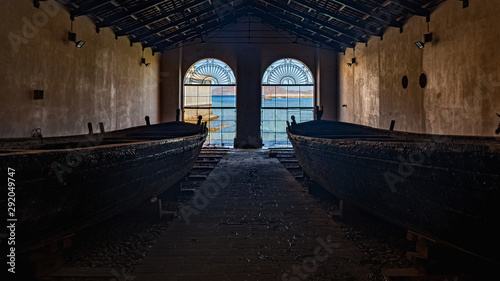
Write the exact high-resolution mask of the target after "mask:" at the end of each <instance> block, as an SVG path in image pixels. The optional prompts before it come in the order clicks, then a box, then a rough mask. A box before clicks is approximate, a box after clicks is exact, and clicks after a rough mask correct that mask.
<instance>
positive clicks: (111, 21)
mask: <svg viewBox="0 0 500 281" xmlns="http://www.w3.org/2000/svg"><path fill="white" fill-rule="evenodd" d="M167 1H170V0H150V1H147V2H144V1H141V2H140V3H141V4H138V5H136V6H135V7H133V8H130V9H127V10H126V11H123V12H118V13H117V14H116V15H112V16H109V17H107V18H105V19H104V20H103V21H102V22H98V23H97V26H98V27H100V28H102V27H109V26H113V25H116V24H117V23H118V22H119V21H121V20H123V19H126V18H128V17H130V16H132V15H134V14H137V13H140V12H143V11H146V10H148V9H151V7H153V6H156V5H160V4H162V3H165V2H167Z"/></svg>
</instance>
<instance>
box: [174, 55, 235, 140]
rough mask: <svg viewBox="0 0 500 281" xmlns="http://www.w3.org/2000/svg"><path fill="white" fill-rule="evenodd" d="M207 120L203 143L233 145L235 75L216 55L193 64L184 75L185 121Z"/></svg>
mask: <svg viewBox="0 0 500 281" xmlns="http://www.w3.org/2000/svg"><path fill="white" fill-rule="evenodd" d="M198 116H202V122H205V121H206V122H207V125H208V129H209V133H208V137H207V141H206V142H205V145H211V146H223V147H232V146H233V145H234V137H235V135H236V79H235V76H234V73H233V71H232V70H231V68H230V67H229V66H228V65H227V64H225V63H224V62H222V61H220V60H217V59H203V60H200V61H198V62H197V63H195V64H194V65H192V66H191V67H190V68H189V70H188V71H187V73H186V76H185V78H184V121H185V122H189V123H196V122H197V121H198Z"/></svg>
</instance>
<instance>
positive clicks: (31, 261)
mask: <svg viewBox="0 0 500 281" xmlns="http://www.w3.org/2000/svg"><path fill="white" fill-rule="evenodd" d="M72 236H73V234H72V235H68V236H65V237H63V238H61V239H59V240H57V241H54V242H52V243H50V244H48V245H45V246H42V247H39V248H36V249H33V250H31V251H29V252H27V253H25V254H23V255H21V261H22V263H23V264H25V265H26V270H25V271H24V270H23V271H24V272H20V274H21V275H23V277H25V278H28V279H26V280H32V279H39V278H41V277H42V276H45V275H48V274H50V273H52V272H54V271H56V270H58V269H60V268H62V266H63V263H64V250H65V249H67V248H69V247H71V237H72Z"/></svg>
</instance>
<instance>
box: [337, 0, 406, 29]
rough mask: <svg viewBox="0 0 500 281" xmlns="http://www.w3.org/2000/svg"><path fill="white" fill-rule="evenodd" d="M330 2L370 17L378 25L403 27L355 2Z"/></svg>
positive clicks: (393, 20) (397, 22) (372, 9)
mask: <svg viewBox="0 0 500 281" xmlns="http://www.w3.org/2000/svg"><path fill="white" fill-rule="evenodd" d="M330 1H332V2H335V3H337V4H339V5H343V6H346V7H348V8H350V9H351V10H355V11H358V12H360V13H363V14H365V15H367V16H370V17H371V18H374V19H376V20H377V21H379V23H383V24H384V25H389V26H394V27H403V23H402V22H400V21H398V20H396V19H394V18H392V17H389V19H387V18H384V17H382V16H381V14H379V13H377V12H375V9H374V8H368V7H367V6H364V5H363V4H360V2H355V1H346V0H330ZM378 7H379V8H380V6H378ZM387 14H388V15H390V13H389V12H387Z"/></svg>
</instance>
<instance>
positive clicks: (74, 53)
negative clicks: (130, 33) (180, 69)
mask: <svg viewBox="0 0 500 281" xmlns="http://www.w3.org/2000/svg"><path fill="white" fill-rule="evenodd" d="M0 18H1V19H2V24H1V25H0V34H1V37H2V38H3V40H0V65H1V70H0V72H1V75H0V98H1V102H0V136H1V137H24V136H30V133H31V130H32V129H33V128H37V127H40V128H41V129H42V133H43V135H44V136H54V135H69V134H79V133H86V132H87V122H92V123H93V124H94V130H95V131H97V130H98V123H99V122H104V125H105V129H106V130H114V129H119V128H125V127H130V126H135V125H142V124H144V123H145V121H144V116H146V115H149V116H150V118H151V121H152V122H153V123H155V122H157V121H159V115H160V114H159V86H158V84H159V81H158V79H159V65H160V58H161V57H160V55H159V54H157V55H155V56H154V57H153V56H152V55H151V51H149V49H146V51H145V57H146V60H147V62H150V63H151V66H150V67H149V68H146V67H144V65H141V54H142V47H141V46H140V45H139V44H135V45H134V46H133V47H130V45H129V41H128V39H127V38H119V39H118V40H115V36H114V34H113V32H112V31H111V30H110V29H109V28H106V29H102V30H101V31H100V33H99V34H97V33H96V31H95V24H94V23H92V21H91V20H90V19H89V18H87V17H78V18H76V19H75V22H74V32H76V33H77V36H78V39H77V40H84V41H86V44H85V45H84V46H83V48H81V49H78V48H76V47H75V43H73V42H70V41H68V32H69V31H70V27H71V24H70V23H71V22H70V19H69V13H68V12H67V10H66V9H65V8H64V7H63V6H61V5H59V4H56V3H55V2H53V1H52V0H51V1H48V2H42V3H41V7H40V9H36V8H34V7H33V1H31V0H2V1H0ZM35 89H39V90H44V92H45V97H44V99H43V100H34V99H33V91H34V90H35Z"/></svg>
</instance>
